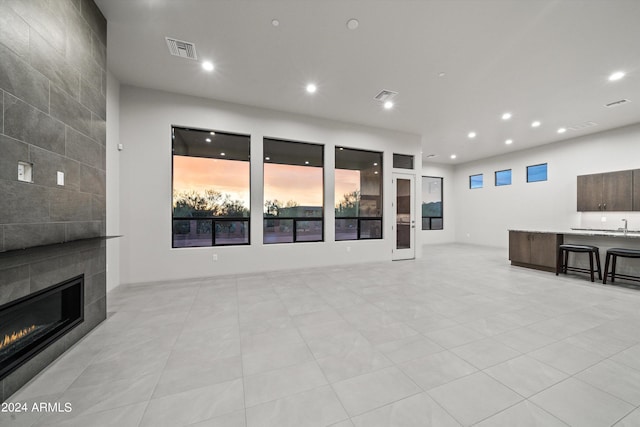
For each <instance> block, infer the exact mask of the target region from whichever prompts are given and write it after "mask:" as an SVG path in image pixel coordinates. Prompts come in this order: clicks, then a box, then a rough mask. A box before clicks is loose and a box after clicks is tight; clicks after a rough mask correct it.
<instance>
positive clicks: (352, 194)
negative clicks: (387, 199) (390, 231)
mask: <svg viewBox="0 0 640 427" xmlns="http://www.w3.org/2000/svg"><path fill="white" fill-rule="evenodd" d="M335 212H336V240H357V239H381V238H382V153H378V152H375V151H363V150H353V149H349V148H343V147H337V148H336V169H335Z"/></svg>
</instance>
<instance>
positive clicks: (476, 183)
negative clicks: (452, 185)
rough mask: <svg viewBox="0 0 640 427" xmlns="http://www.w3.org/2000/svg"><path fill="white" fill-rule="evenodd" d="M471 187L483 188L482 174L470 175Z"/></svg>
mask: <svg viewBox="0 0 640 427" xmlns="http://www.w3.org/2000/svg"><path fill="white" fill-rule="evenodd" d="M469 188H482V174H478V175H471V176H470V177H469Z"/></svg>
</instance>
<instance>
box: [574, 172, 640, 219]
mask: <svg viewBox="0 0 640 427" xmlns="http://www.w3.org/2000/svg"><path fill="white" fill-rule="evenodd" d="M639 179H640V177H639ZM633 181H634V174H633V171H630V170H628V171H618V172H607V173H597V174H592V175H580V176H578V211H581V212H589V211H609V212H624V211H630V210H633V201H632V197H633V196H632V193H633V191H632V190H633ZM639 203H640V200H639Z"/></svg>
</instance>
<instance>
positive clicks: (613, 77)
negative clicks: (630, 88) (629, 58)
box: [609, 71, 625, 82]
mask: <svg viewBox="0 0 640 427" xmlns="http://www.w3.org/2000/svg"><path fill="white" fill-rule="evenodd" d="M624 76H625V73H624V71H616V72H615V73H612V74H611V75H610V76H609V81H610V82H614V81H616V80H620V79H621V78H623V77H624Z"/></svg>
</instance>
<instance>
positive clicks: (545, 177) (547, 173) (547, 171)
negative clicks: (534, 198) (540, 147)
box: [527, 162, 549, 183]
mask: <svg viewBox="0 0 640 427" xmlns="http://www.w3.org/2000/svg"><path fill="white" fill-rule="evenodd" d="M538 166H544V167H545V170H544V179H535V180H531V179H529V178H530V176H529V169H530V168H535V167H538ZM548 180H549V164H548V163H546V162H545V163H538V164H535V165H529V166H527V182H528V183H529V182H545V181H548Z"/></svg>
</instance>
